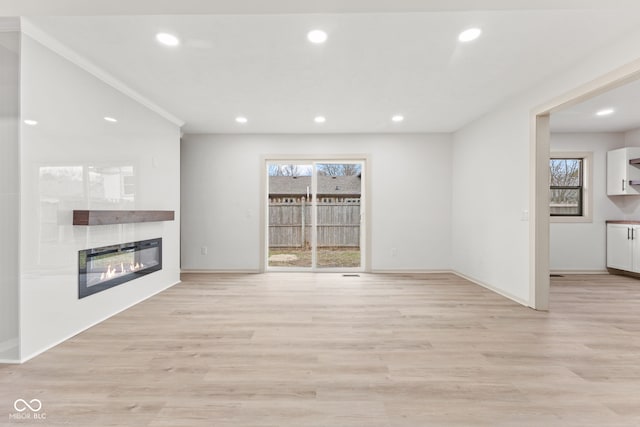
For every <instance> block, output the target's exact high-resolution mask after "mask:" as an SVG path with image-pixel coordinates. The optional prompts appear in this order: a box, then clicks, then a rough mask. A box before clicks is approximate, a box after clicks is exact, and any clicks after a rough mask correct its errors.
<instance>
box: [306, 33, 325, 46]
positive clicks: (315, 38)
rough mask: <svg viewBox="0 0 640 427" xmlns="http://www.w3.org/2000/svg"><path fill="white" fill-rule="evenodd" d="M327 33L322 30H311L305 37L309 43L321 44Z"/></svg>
mask: <svg viewBox="0 0 640 427" xmlns="http://www.w3.org/2000/svg"><path fill="white" fill-rule="evenodd" d="M327 38H328V36H327V33H326V32H324V31H322V30H313V31H309V32H308V33H307V39H308V40H309V41H310V42H311V43H315V44H322V43H324V42H326V41H327Z"/></svg>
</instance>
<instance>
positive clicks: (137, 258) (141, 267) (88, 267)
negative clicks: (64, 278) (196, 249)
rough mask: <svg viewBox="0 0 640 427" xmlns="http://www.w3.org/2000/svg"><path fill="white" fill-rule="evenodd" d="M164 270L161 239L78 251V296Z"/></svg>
mask: <svg viewBox="0 0 640 427" xmlns="http://www.w3.org/2000/svg"><path fill="white" fill-rule="evenodd" d="M158 270H162V238H157V239H149V240H141V241H137V242H130V243H123V244H118V245H111V246H103V247H99V248H92V249H84V250H81V251H78V299H81V298H84V297H87V296H89V295H93V294H95V293H98V292H102V291H104V290H106V289H109V288H112V287H114V286H118V285H121V284H123V283H126V282H129V281H131V280H135V279H137V278H139V277H142V276H144V275H147V274H149V273H153V272H154V271H158Z"/></svg>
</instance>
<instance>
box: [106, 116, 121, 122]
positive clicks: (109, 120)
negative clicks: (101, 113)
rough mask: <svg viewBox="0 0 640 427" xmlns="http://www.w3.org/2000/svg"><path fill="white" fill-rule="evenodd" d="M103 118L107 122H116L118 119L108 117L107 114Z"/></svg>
mask: <svg viewBox="0 0 640 427" xmlns="http://www.w3.org/2000/svg"><path fill="white" fill-rule="evenodd" d="M104 119H105V120H106V121H108V122H111V123H115V122H117V121H118V120H117V119H114V118H113V117H109V116H107V117H105V118H104Z"/></svg>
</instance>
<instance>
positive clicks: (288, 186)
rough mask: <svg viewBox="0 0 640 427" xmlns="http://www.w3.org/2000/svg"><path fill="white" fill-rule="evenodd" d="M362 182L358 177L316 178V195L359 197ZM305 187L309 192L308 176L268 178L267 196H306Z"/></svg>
mask: <svg viewBox="0 0 640 427" xmlns="http://www.w3.org/2000/svg"><path fill="white" fill-rule="evenodd" d="M361 181H362V180H361V179H360V177H359V176H355V175H350V176H322V175H319V176H318V195H321V196H325V195H326V196H348V195H349V196H351V195H358V196H359V195H360V193H361V190H360V188H361V185H362V182H361ZM307 187H309V192H311V177H310V176H297V177H295V176H270V177H269V194H275V195H283V196H284V195H286V196H306V195H307Z"/></svg>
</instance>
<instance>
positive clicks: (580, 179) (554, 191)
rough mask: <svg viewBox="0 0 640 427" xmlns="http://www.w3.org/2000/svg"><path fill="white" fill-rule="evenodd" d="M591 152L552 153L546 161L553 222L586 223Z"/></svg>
mask: <svg viewBox="0 0 640 427" xmlns="http://www.w3.org/2000/svg"><path fill="white" fill-rule="evenodd" d="M590 159H591V153H554V154H552V155H551V158H550V159H549V212H550V214H551V217H552V221H554V222H586V221H590V220H591V218H590V216H591V209H590V201H591V197H590V194H589V191H590V185H587V183H588V178H589V177H590V173H589V168H590V167H591V161H590Z"/></svg>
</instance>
